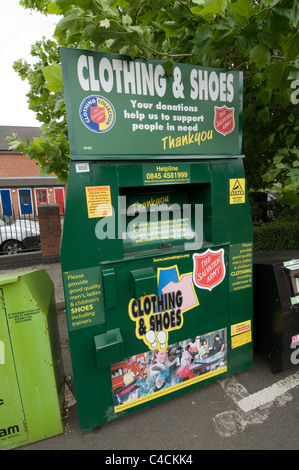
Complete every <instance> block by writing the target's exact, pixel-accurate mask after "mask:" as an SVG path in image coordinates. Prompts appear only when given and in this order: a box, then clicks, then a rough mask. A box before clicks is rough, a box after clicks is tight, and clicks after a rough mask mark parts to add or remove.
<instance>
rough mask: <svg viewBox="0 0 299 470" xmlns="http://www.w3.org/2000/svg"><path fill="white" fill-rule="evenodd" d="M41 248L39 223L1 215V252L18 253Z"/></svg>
mask: <svg viewBox="0 0 299 470" xmlns="http://www.w3.org/2000/svg"><path fill="white" fill-rule="evenodd" d="M39 248H40V231H39V223H38V222H37V221H35V220H30V219H25V218H24V219H17V218H15V217H4V216H2V215H0V253H1V254H8V255H12V254H16V253H19V252H21V251H24V250H26V251H27V250H28V251H30V250H36V249H39Z"/></svg>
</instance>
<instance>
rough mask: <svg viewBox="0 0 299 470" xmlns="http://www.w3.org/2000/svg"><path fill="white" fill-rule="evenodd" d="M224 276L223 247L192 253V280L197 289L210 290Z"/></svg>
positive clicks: (219, 282)
mask: <svg viewBox="0 0 299 470" xmlns="http://www.w3.org/2000/svg"><path fill="white" fill-rule="evenodd" d="M224 278H225V263H224V249H223V248H221V249H220V250H216V251H213V250H210V248H209V249H208V250H206V251H205V252H204V253H201V254H197V253H195V254H194V255H193V282H194V284H195V285H196V286H197V287H198V288H199V289H208V290H209V291H211V290H212V289H213V288H214V287H216V286H218V285H219V284H221V282H222V281H223V279H224Z"/></svg>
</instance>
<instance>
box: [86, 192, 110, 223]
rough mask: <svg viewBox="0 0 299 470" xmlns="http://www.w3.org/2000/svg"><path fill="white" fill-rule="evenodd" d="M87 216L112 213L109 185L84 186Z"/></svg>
mask: <svg viewBox="0 0 299 470" xmlns="http://www.w3.org/2000/svg"><path fill="white" fill-rule="evenodd" d="M85 190H86V202H87V210H88V218H89V219H92V218H95V217H109V216H111V215H112V205H111V192H110V186H86V187H85Z"/></svg>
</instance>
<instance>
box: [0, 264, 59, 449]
mask: <svg viewBox="0 0 299 470" xmlns="http://www.w3.org/2000/svg"><path fill="white" fill-rule="evenodd" d="M53 294H54V288H53V282H52V280H51V279H50V278H49V276H48V274H47V272H46V271H45V270H43V269H42V270H36V271H30V272H22V273H21V272H19V273H15V274H7V275H1V276H0V384H1V387H0V449H2V450H8V449H12V448H16V447H19V446H23V445H26V444H29V443H32V442H35V441H39V440H42V439H45V438H48V437H52V436H55V435H57V434H61V433H62V432H63V431H64V427H63V419H62V410H63V400H64V376H63V363H62V356H61V352H60V342H59V333H58V324H57V312H56V304H55V301H54V297H53Z"/></svg>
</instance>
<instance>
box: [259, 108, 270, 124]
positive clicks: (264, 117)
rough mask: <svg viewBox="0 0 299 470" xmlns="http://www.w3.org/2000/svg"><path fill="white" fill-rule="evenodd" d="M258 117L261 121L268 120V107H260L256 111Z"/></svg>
mask: <svg viewBox="0 0 299 470" xmlns="http://www.w3.org/2000/svg"><path fill="white" fill-rule="evenodd" d="M258 118H259V119H261V120H262V121H263V122H268V121H269V118H270V113H269V108H267V107H265V108H264V109H261V111H259V113H258Z"/></svg>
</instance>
